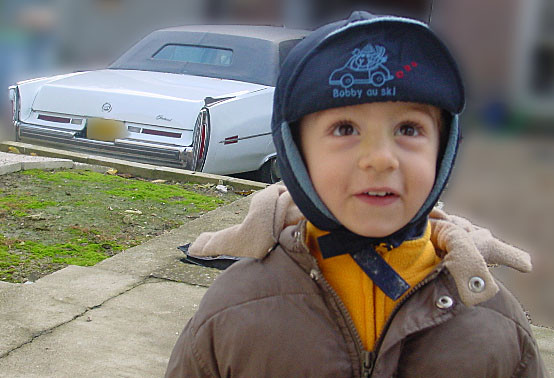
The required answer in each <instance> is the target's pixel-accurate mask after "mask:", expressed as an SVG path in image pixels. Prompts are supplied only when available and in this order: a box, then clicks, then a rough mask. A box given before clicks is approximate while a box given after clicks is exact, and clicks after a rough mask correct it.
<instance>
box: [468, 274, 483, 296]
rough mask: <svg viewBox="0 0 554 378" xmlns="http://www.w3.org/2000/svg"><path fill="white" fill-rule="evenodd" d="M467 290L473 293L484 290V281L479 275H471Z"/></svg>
mask: <svg viewBox="0 0 554 378" xmlns="http://www.w3.org/2000/svg"><path fill="white" fill-rule="evenodd" d="M469 290H471V291H472V292H474V293H480V292H482V291H483V290H485V281H484V280H483V279H482V278H481V277H471V278H470V280H469Z"/></svg>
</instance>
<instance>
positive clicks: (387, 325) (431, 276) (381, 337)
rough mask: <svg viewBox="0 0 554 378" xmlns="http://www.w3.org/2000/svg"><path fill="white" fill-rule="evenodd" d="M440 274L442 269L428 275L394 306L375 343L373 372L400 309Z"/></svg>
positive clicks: (372, 363)
mask: <svg viewBox="0 0 554 378" xmlns="http://www.w3.org/2000/svg"><path fill="white" fill-rule="evenodd" d="M440 272H441V269H440V267H439V268H438V269H435V270H433V271H432V272H431V273H429V274H428V275H427V277H425V278H424V279H423V280H422V281H419V282H418V283H417V284H416V285H415V286H414V287H412V288H411V289H410V290H408V292H407V293H406V295H404V296H403V297H402V298H401V299H400V301H399V302H398V303H397V304H396V306H394V308H393V310H392V312H391V313H390V316H389V318H388V319H387V322H386V323H385V326H384V327H383V330H382V331H381V334H380V335H379V338H378V339H377V341H376V342H375V348H374V349H373V352H372V353H373V356H372V358H373V361H372V362H371V364H370V365H371V370H373V368H374V367H375V361H376V360H377V356H378V355H379V350H380V349H381V344H382V343H383V340H384V338H385V335H386V334H387V332H388V330H389V328H390V325H391V323H392V321H393V319H394V317H395V315H396V313H397V312H398V311H399V310H400V307H402V305H403V304H404V303H406V301H407V300H408V299H409V298H410V297H411V296H412V295H414V294H415V293H416V292H417V291H418V290H420V289H421V288H422V287H423V286H425V285H427V284H428V283H429V282H431V281H432V280H434V279H435V278H436V277H437V276H438V274H439V273H440ZM371 372H372V371H371ZM371 372H370V374H369V375H368V377H369V376H371Z"/></svg>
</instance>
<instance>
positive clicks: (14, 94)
mask: <svg viewBox="0 0 554 378" xmlns="http://www.w3.org/2000/svg"><path fill="white" fill-rule="evenodd" d="M8 91H9V95H10V102H11V103H12V120H13V121H14V122H16V121H19V88H17V85H14V86H11V87H9V89H8Z"/></svg>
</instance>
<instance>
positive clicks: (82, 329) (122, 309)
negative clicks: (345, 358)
mask: <svg viewBox="0 0 554 378" xmlns="http://www.w3.org/2000/svg"><path fill="white" fill-rule="evenodd" d="M248 204H249V198H248V197H247V198H244V199H241V200H239V201H236V202H234V203H232V204H229V205H227V206H225V207H222V208H219V209H217V210H214V211H212V212H210V213H207V214H205V215H204V216H202V217H201V218H198V219H195V220H193V221H190V222H188V223H187V224H185V225H184V226H182V227H181V228H179V229H176V230H173V231H172V232H169V233H167V234H165V235H163V236H160V237H158V238H156V239H152V240H150V241H149V242H147V243H145V244H142V245H140V246H137V247H134V248H131V249H129V250H127V251H125V252H122V253H120V254H118V255H116V256H114V257H112V258H109V259H107V260H104V261H103V262H101V263H99V264H97V265H96V266H94V267H77V266H70V267H67V268H65V269H62V270H60V271H58V272H56V273H53V274H51V275H49V276H46V277H44V278H41V279H39V280H37V281H36V282H35V283H33V284H9V283H4V282H0V335H2V337H1V338H0V377H76V376H78V377H98V376H103V377H104V376H106V377H108V376H109V377H112V376H118V377H119V376H124V377H131V376H132V377H159V376H162V375H163V373H164V371H165V367H166V364H167V361H168V359H169V355H170V353H171V350H172V348H173V345H174V344H175V341H176V340H177V337H178V335H179V332H180V331H181V330H182V328H183V327H184V325H185V323H186V321H187V319H188V318H190V317H191V316H192V314H193V313H194V311H195V310H196V308H197V306H198V303H199V302H200V299H201V298H202V296H203V294H204V293H205V291H206V290H207V287H208V286H209V284H210V283H211V282H212V281H213V280H214V279H215V277H216V276H217V274H218V271H217V270H214V269H206V268H201V267H197V266H193V265H189V264H185V263H182V262H181V261H180V259H181V258H182V257H183V254H182V252H180V251H179V250H177V246H179V245H182V244H184V243H187V242H191V241H193V240H194V239H195V238H196V237H197V236H198V235H199V234H200V233H201V232H204V231H208V230H214V231H215V230H217V229H220V228H222V227H226V226H228V225H232V224H236V223H237V222H240V221H241V220H242V217H243V215H244V214H245V212H246V210H247V208H248Z"/></svg>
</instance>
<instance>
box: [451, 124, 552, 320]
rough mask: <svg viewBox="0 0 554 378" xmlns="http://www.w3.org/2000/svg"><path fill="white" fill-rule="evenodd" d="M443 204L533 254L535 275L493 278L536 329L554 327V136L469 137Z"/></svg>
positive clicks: (507, 272)
mask: <svg viewBox="0 0 554 378" xmlns="http://www.w3.org/2000/svg"><path fill="white" fill-rule="evenodd" d="M442 200H443V201H444V203H445V210H447V211H449V212H452V213H454V214H457V215H461V216H464V217H467V218H469V219H471V220H472V221H473V223H475V224H478V225H480V226H483V227H487V228H488V229H490V230H491V231H492V233H493V234H494V235H495V236H497V237H499V238H500V239H502V240H504V241H506V242H509V243H510V244H513V245H516V246H518V247H520V248H522V249H524V250H526V251H528V252H530V253H531V256H532V260H533V272H532V273H529V274H522V273H519V272H516V271H514V270H511V269H504V268H503V269H498V268H495V269H494V272H495V275H496V276H497V277H498V278H499V279H500V280H501V281H502V282H503V283H504V284H505V285H506V286H507V287H508V288H509V289H510V290H511V291H512V292H513V293H514V294H515V295H516V297H517V298H518V299H519V301H520V302H521V303H522V305H523V306H524V308H525V309H526V310H527V311H528V312H529V313H530V315H531V318H532V321H533V323H534V324H536V325H544V326H549V327H554V250H553V245H554V136H544V135H543V136H534V137H532V136H510V137H508V136H498V135H485V134H482V133H479V134H478V133H472V134H469V135H468V136H467V137H466V138H465V139H464V141H463V143H462V147H461V149H460V154H459V157H458V161H457V164H456V168H455V170H454V174H453V176H452V179H451V181H450V184H449V187H448V189H447V191H446V192H445V194H444V195H443V198H442Z"/></svg>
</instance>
